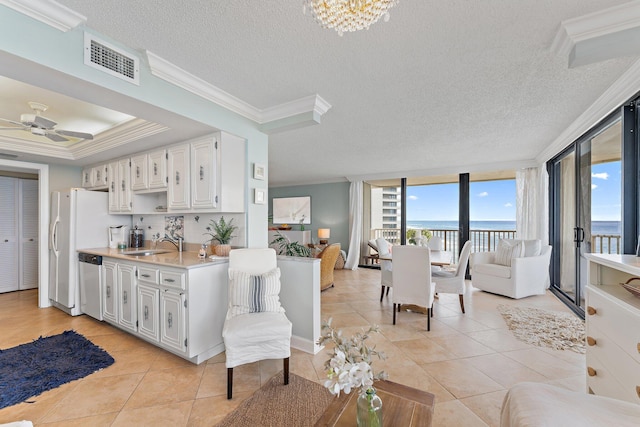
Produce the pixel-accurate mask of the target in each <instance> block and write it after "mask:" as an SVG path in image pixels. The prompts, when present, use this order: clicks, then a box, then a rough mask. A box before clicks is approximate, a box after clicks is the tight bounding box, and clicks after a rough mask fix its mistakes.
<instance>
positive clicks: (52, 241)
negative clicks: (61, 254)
mask: <svg viewBox="0 0 640 427" xmlns="http://www.w3.org/2000/svg"><path fill="white" fill-rule="evenodd" d="M59 223H60V218H56V219H55V221H54V222H53V224H51V236H50V237H49V246H50V249H51V250H52V251H53V252H54V253H55V254H56V256H57V255H58V224H59Z"/></svg>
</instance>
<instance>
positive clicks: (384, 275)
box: [376, 237, 393, 302]
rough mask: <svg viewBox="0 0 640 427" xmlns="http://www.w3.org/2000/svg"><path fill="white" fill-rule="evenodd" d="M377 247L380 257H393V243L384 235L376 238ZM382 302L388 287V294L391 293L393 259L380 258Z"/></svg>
mask: <svg viewBox="0 0 640 427" xmlns="http://www.w3.org/2000/svg"><path fill="white" fill-rule="evenodd" d="M376 247H377V248H378V256H379V258H391V244H390V243H389V242H387V241H386V240H385V239H383V238H382V237H380V238H378V239H376ZM380 285H382V288H381V290H380V302H382V298H383V297H384V289H385V287H386V288H387V295H389V288H390V287H391V286H393V279H392V263H391V261H385V260H383V259H381V260H380Z"/></svg>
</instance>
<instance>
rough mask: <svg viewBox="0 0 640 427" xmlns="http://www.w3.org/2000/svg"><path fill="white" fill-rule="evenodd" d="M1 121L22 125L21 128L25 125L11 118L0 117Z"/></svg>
mask: <svg viewBox="0 0 640 427" xmlns="http://www.w3.org/2000/svg"><path fill="white" fill-rule="evenodd" d="M0 121H3V122H7V123H11V124H13V125H16V126H20V128H23V127H24V125H23V124H22V123H20V122H16V121H15V120H9V119H2V118H0Z"/></svg>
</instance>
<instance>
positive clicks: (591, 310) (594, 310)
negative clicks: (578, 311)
mask: <svg viewBox="0 0 640 427" xmlns="http://www.w3.org/2000/svg"><path fill="white" fill-rule="evenodd" d="M587 313H588V314H589V316H593V315H594V314H596V313H597V310H596V309H595V308H593V307H591V306H588V307H587Z"/></svg>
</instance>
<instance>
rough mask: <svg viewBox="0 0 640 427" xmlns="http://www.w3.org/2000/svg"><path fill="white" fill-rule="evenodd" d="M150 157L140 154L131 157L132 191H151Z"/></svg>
mask: <svg viewBox="0 0 640 427" xmlns="http://www.w3.org/2000/svg"><path fill="white" fill-rule="evenodd" d="M148 164H149V155H148V154H139V155H137V156H133V157H131V189H132V190H148V189H149V171H148Z"/></svg>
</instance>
